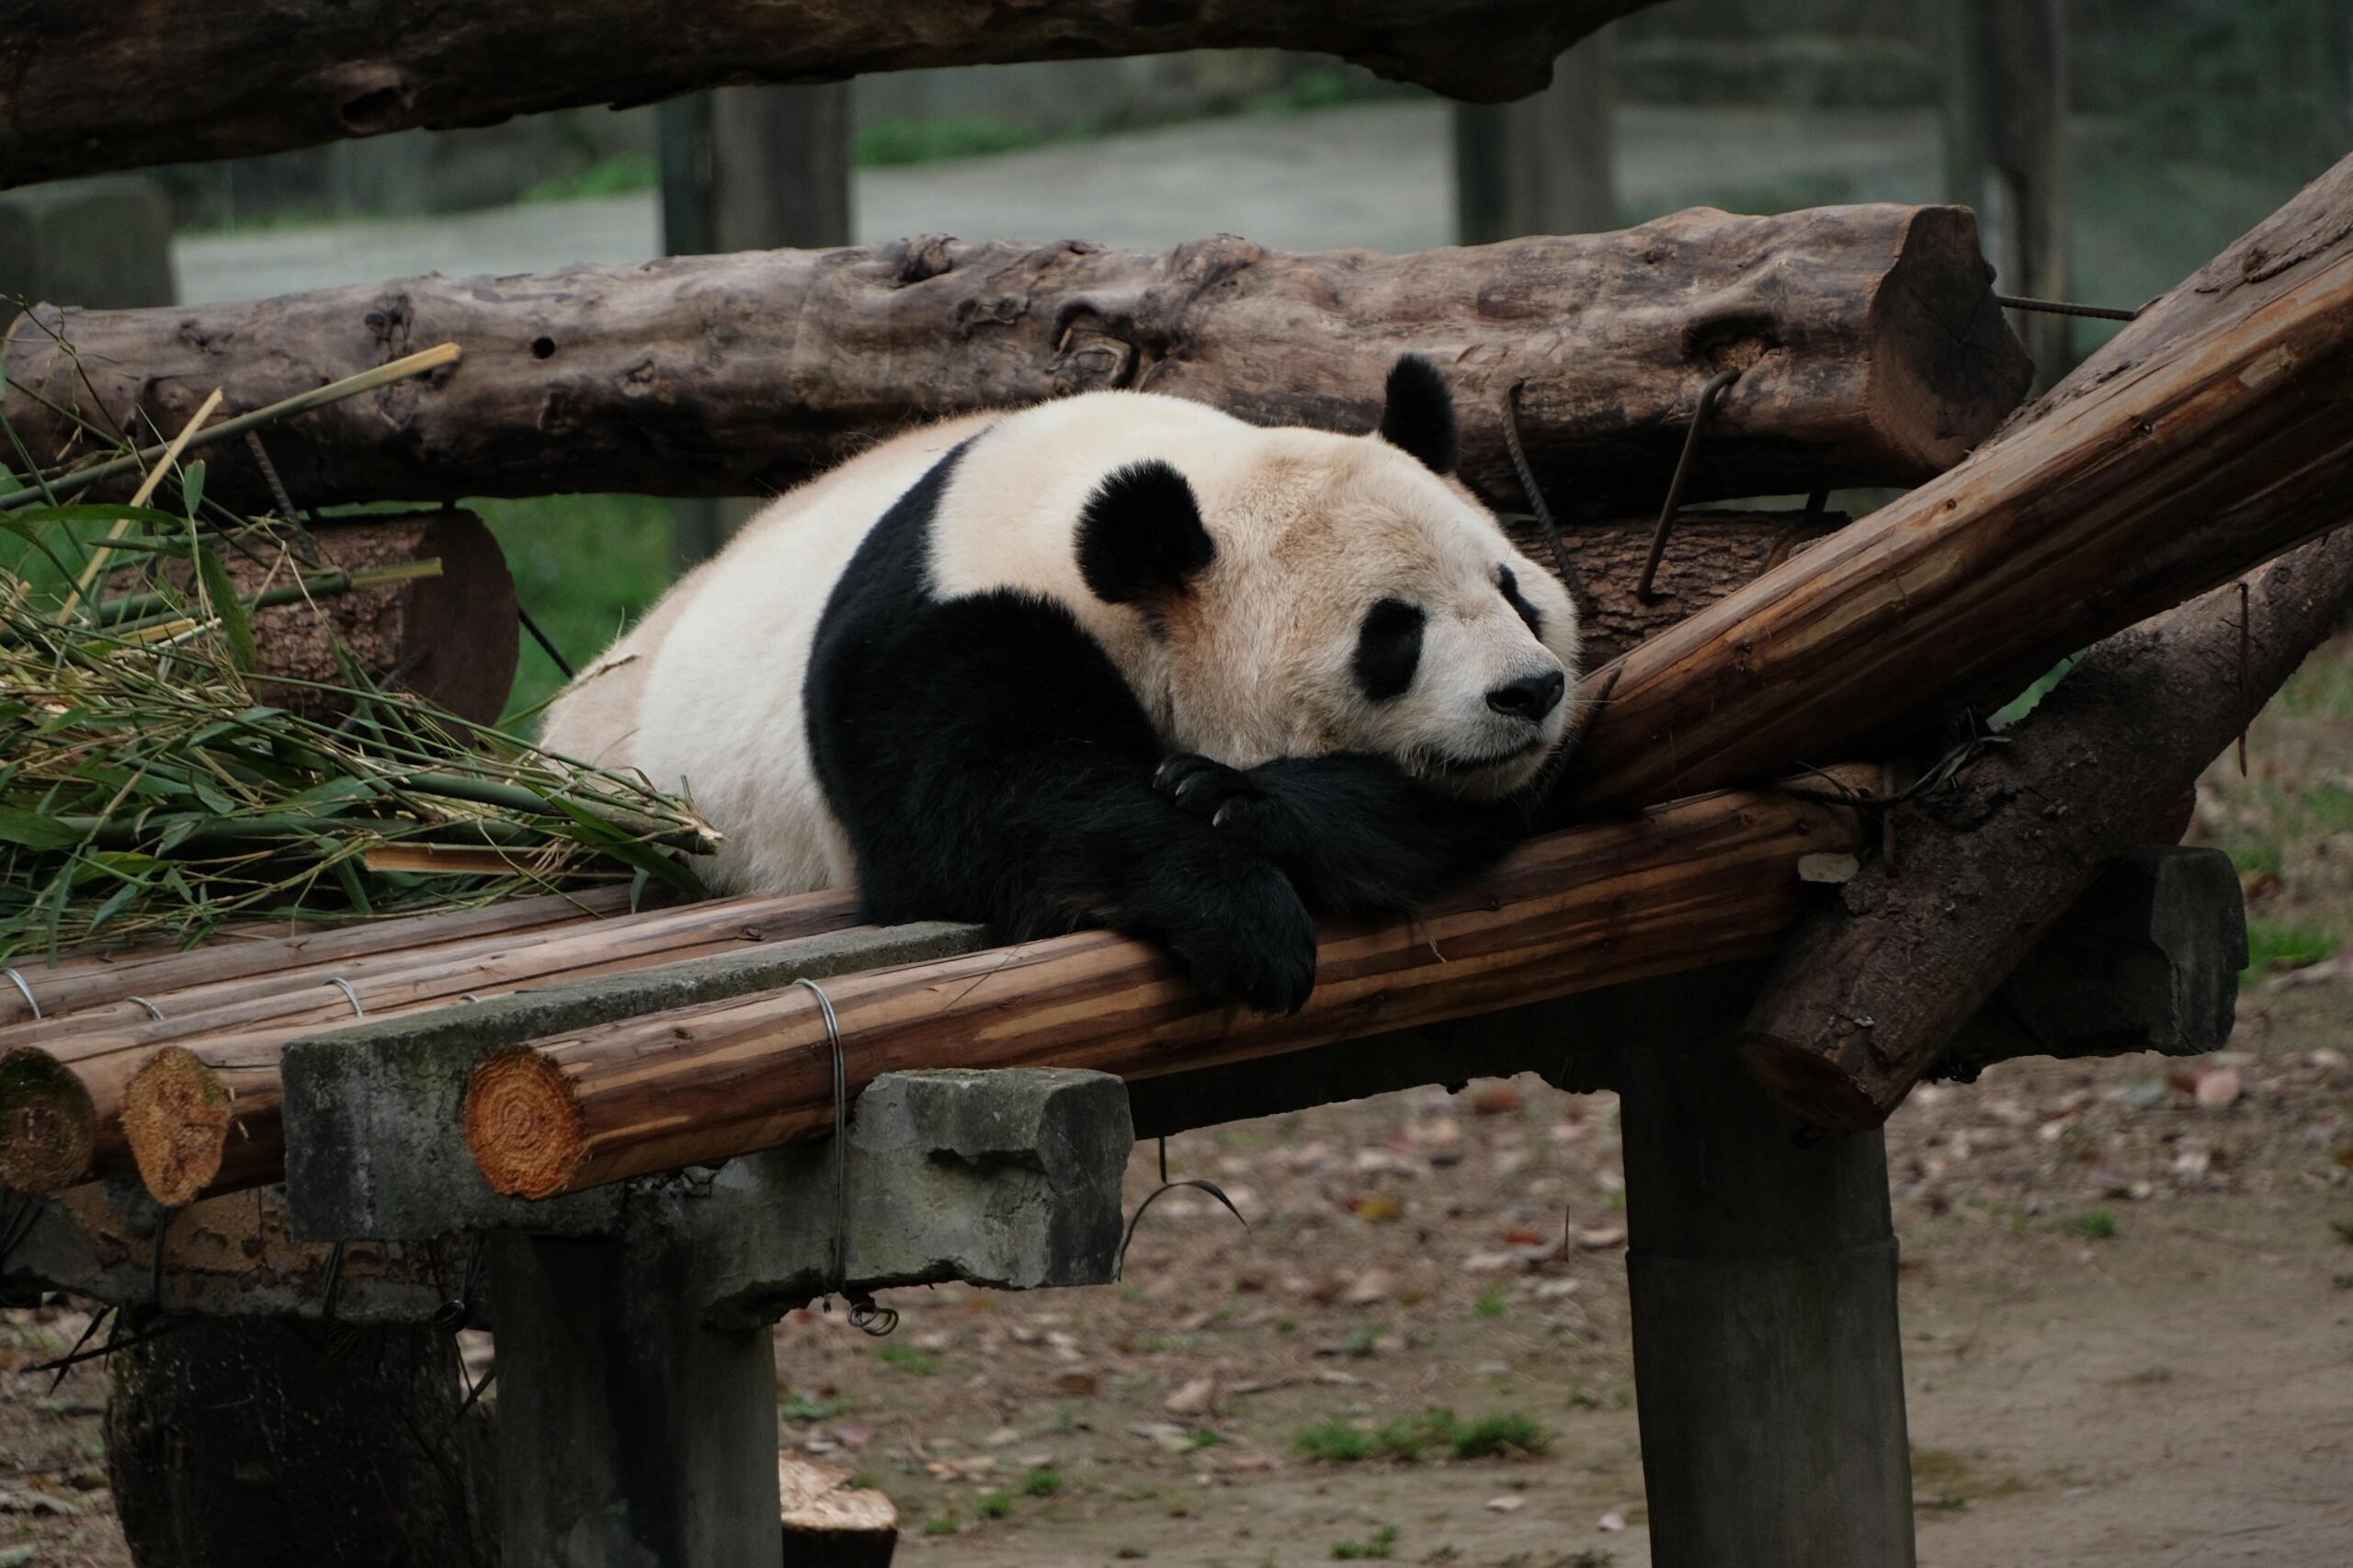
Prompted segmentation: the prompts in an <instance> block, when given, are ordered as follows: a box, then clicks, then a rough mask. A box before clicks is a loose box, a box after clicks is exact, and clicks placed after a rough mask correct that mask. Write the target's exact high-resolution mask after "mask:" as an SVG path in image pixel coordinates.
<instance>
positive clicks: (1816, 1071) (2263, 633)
mask: <svg viewBox="0 0 2353 1568" xmlns="http://www.w3.org/2000/svg"><path fill="white" fill-rule="evenodd" d="M2348 604H2353V528H2344V529H2339V530H2338V531H2337V532H2336V533H2335V534H2332V535H2331V536H2330V537H2328V538H2326V539H2325V540H2316V541H2314V542H2313V543H2311V544H2308V545H2306V546H2304V547H2303V548H2302V550H2299V551H2295V552H2294V553H2293V554H2291V555H2290V556H2288V557H2287V558H2286V559H2284V560H2281V561H2279V562H2274V563H2273V564H2272V565H2271V566H2270V567H2269V568H2268V569H2267V570H2266V571H2264V572H2261V573H2259V574H2256V576H2254V577H2253V578H2251V579H2250V580H2249V582H2248V585H2247V597H2246V604H2245V614H2244V619H2242V611H2241V608H2240V598H2239V592H2238V589H2237V588H2236V587H2235V586H2226V587H2223V588H2220V589H2217V590H2216V591H2215V592H2213V593H2211V594H2209V595H2207V596H2206V597H2204V598H2202V599H2200V600H2198V601H2197V602H2195V603H2193V604H2188V605H2184V606H2182V607H2181V608H2178V609H2177V610H2174V611H2173V612H2171V613H2170V614H2167V615H2164V616H2160V617H2158V618H2157V619H2155V620H2153V621H2151V622H2150V623H2148V624H2147V625H2145V626H2142V627H2137V628H2135V629H2133V630H2132V631H2127V632H2123V633H2120V634H2119V635H2117V636H2115V637H2111V638H2109V639H2108V640H2107V641H2106V642H2102V643H2101V644H2100V645H2099V646H2098V647H2097V648H2095V649H2093V650H2092V651H2091V653H2089V654H2087V655H2086V657H2085V659H2084V661H2083V662H2082V663H2081V664H2079V665H2076V666H2075V669H2074V670H2072V671H2071V672H2069V674H2068V675H2067V677H2066V678H2065V679H2064V680H2063V681H2062V682H2061V683H2060V684H2059V686H2058V687H2057V688H2056V689H2055V690H2054V691H2052V693H2051V695H2050V696H2049V697H2047V698H2045V699H2043V701H2042V703H2041V705H2040V707H2038V708H2037V709H2036V710H2034V712H2033V713H2032V714H2030V715H2029V717H2028V718H2027V719H2026V721H2025V722H2023V723H2021V724H2019V725H2018V728H2017V730H2016V731H2015V732H2013V734H2012V736H2011V739H2010V741H2009V744H2007V745H2006V746H2004V747H2002V748H2000V749H1999V750H1997V751H1995V752H1993V753H1991V754H1990V755H1988V756H1986V757H1985V758H1984V760H1982V761H1980V762H1978V763H1977V764H1975V765H1974V766H1973V767H1971V768H1970V769H1969V770H1968V771H1967V772H1965V773H1964V774H1962V775H1961V778H1960V779H1959V781H1958V783H1957V785H1956V787H1955V788H1953V789H1951V790H1949V791H1942V792H1938V793H1933V794H1930V795H1927V796H1926V797H1923V798H1921V799H1919V800H1916V801H1912V802H1909V803H1906V804H1905V805H1904V806H1902V807H1900V808H1899V809H1898V810H1897V811H1896V812H1895V813H1894V816H1895V835H1894V838H1895V843H1896V845H1897V846H1899V848H1898V854H1897V857H1896V858H1895V859H1894V860H1893V861H1890V860H1887V859H1884V858H1882V859H1880V860H1877V861H1875V862H1873V863H1872V864H1871V865H1870V866H1867V867H1865V868H1864V869H1863V870H1862V872H1861V873H1860V874H1859V875H1858V876H1857V877H1856V878H1855V879H1854V880H1853V881H1849V882H1847V884H1846V885H1845V887H1844V888H1843V889H1841V890H1840V891H1841V892H1842V894H1843V896H1842V898H1841V900H1840V902H1839V903H1838V905H1837V906H1836V907H1832V908H1825V909H1824V910H1822V911H1820V912H1819V913H1817V914H1815V915H1811V916H1809V917H1808V918H1807V919H1806V920H1805V921H1804V922H1803V923H1802V925H1800V926H1799V927H1798V929H1797V930H1796V932H1795V933H1794V934H1793V935H1792V936H1791V937H1790V939H1789V940H1788V941H1787V942H1786V943H1784V944H1783V946H1782V948H1781V951H1780V956H1779V959H1778V960H1776V963H1775V966H1774V970H1773V973H1772V977H1771V979H1770V981H1769V982H1768V983H1767V985H1766V987H1765V989H1764V992H1763V993H1762V994H1761V995H1760V996H1759V997H1758V999H1757V1002H1756V1008H1755V1010H1754V1011H1753V1012H1752V1013H1751V1014H1750V1016H1749V1019H1748V1024H1747V1027H1746V1028H1745V1030H1744V1034H1743V1048H1742V1055H1743V1060H1744V1061H1745V1062H1746V1063H1747V1064H1748V1068H1749V1071H1750V1072H1751V1073H1753V1074H1756V1076H1757V1077H1758V1078H1759V1079H1760V1080H1762V1081H1763V1083H1764V1084H1765V1085H1766V1087H1767V1088H1768V1089H1769V1090H1770V1091H1771V1093H1772V1095H1773V1096H1774V1098H1776V1099H1777V1100H1779V1102H1780V1103H1781V1104H1782V1105H1783V1106H1785V1107H1786V1108H1789V1109H1790V1110H1791V1111H1793V1112H1795V1113H1796V1114H1798V1115H1799V1116H1802V1117H1803V1118H1804V1119H1806V1120H1807V1121H1809V1122H1811V1123H1813V1124H1814V1125H1816V1126H1819V1127H1826V1128H1833V1129H1836V1130H1838V1131H1858V1130H1860V1129H1864V1128H1870V1127H1876V1126H1878V1125H1879V1124H1880V1123H1881V1122H1882V1121H1884V1120H1885V1119H1887V1116H1888V1113H1889V1112H1891V1111H1893V1109H1894V1108H1895V1107H1896V1106H1897V1105H1899V1104H1901V1103H1902V1101H1903V1099H1904V1095H1905V1094H1906V1093H1908V1092H1909V1091H1910V1089H1911V1087H1912V1085H1913V1084H1914V1083H1915V1081H1917V1079H1918V1078H1919V1077H1920V1075H1921V1074H1922V1073H1924V1072H1926V1071H1927V1069H1928V1068H1929V1067H1930V1066H1931V1065H1933V1064H1934V1063H1935V1062H1936V1061H1937V1059H1938V1056H1939V1055H1940V1054H1941V1053H1942V1051H1944V1049H1945V1047H1946V1045H1947V1044H1948V1043H1949V1041H1950V1040H1952V1039H1953V1037H1954V1036H1955V1035H1956V1034H1957V1033H1959V1031H1960V1029H1961V1026H1962V1025H1963V1024H1964V1023H1966V1022H1967V1021H1968V1019H1969V1017H1970V1015H1971V1014H1972V1013H1973V1012H1975V1011H1976V1009H1977V1007H1978V1006H1979V1005H1980V1004H1982V1003H1983V1002H1984V1000H1985V998H1986V997H1987V996H1989V995H1991V994H1993V992H1994V990H1995V987H1996V986H1998V985H1999V984H2000V983H2002V981H2003V980H2004V979H2005V978H2006V977H2007V976H2008V975H2009V973H2010V972H2011V971H2012V970H2014V969H2016V968H2017V967H2018V963H2019V961H2020V960H2022V959H2024V958H2025V957H2026V956H2027V955H2028V953H2029V951H2031V950H2032V949H2033V948H2034V946H2035V944H2036V943H2037V942H2038V941H2040V939H2041V938H2042V937H2043V935H2044V933H2045V932H2046V931H2048V930H2049V929H2050V927H2051V926H2052V923H2053V922H2055V921H2056V920H2057V919H2058V918H2059V916H2060V915H2063V914H2064V913H2065V912H2066V911H2067V909H2069V908H2070V907H2071V906H2073V905H2074V904H2075V902H2076V901H2077V900H2078V899H2080V898H2081V897H2082V896H2083V894H2084V892H2085V891H2086V889H2087V888H2089V887H2090V886H2091V884H2092V882H2093V881H2094V879H2095V878H2097V876H2098V874H2099V872H2100V870H2101V869H2102V868H2104V867H2105V866H2107V865H2108V864H2109V862H2111V861H2113V860H2114V859H2115V858H2117V857H2118V856H2119V855H2121V854H2123V853H2124V852H2125V851H2126V850H2129V849H2131V848H2133V847H2134V846H2138V845H2141V844H2143V843H2145V842H2147V840H2148V838H2149V833H2150V827H2151V824H2154V823H2156V822H2158V821H2159V820H2160V819H2161V818H2163V817H2165V815H2166V814H2167V813H2168V812H2170V810H2171V808H2172V807H2173V805H2174V803H2175V801H2177V800H2178V799H2179V797H2180V795H2181V792H2182V791H2183V790H2185V789H2188V788H2189V787H2190V786H2191V785H2193V784H2194V783H2195V782H2196V780H2197V778H2198V775H2199V774H2200V772H2201V771H2203V770H2204V768H2205V767H2206V765H2207V764H2208V763H2209V762H2211V761H2212V760H2213V759H2214V757H2215V756H2216V755H2218V754H2219V753H2220V752H2221V751H2222V749H2223V748H2224V747H2225V746H2226V745H2228V744H2230V741H2231V737H2232V736H2234V735H2235V734H2237V733H2240V732H2241V731H2243V730H2244V729H2245V727H2246V724H2247V722H2248V721H2249V720H2251V719H2253V718H2254V717H2255V715H2256V711H2257V710H2259V709H2260V708H2261V707H2262V706H2263V704H2264V703H2265V702H2266V701H2267V700H2268V699H2269V698H2270V696H2271V694H2272V693H2273V692H2274V691H2276V690H2277V689H2279V683H2280V682H2282V681H2284V680H2286V679H2287V678H2288V676H2290V674H2292V673H2293V672H2294V670H2295V668H2296V666H2297V665H2300V664H2302V662H2303V660H2304V655H2305V654H2306V653H2310V652H2311V651H2312V650H2313V647H2315V646H2316V645H2317V644H2318V643H2319V642H2321V641H2322V639H2324V638H2325V637H2327V636H2328V635H2329V634H2330V633H2331V632H2332V631H2335V630H2336V628H2337V627H2338V625H2340V624H2341V623H2342V622H2343V620H2344V619H2345V613H2346V609H2347V606H2348ZM2242 650H2244V653H2243V652H2242Z"/></svg>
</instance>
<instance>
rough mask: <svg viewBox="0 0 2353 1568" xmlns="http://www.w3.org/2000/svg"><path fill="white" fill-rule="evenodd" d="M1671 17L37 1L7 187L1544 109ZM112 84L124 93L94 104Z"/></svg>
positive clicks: (1269, 1) (1229, 8) (1300, 5)
mask: <svg viewBox="0 0 2353 1568" xmlns="http://www.w3.org/2000/svg"><path fill="white" fill-rule="evenodd" d="M1655 3H1656V0H1573V3H1570V4H1560V3H1558V0H1435V3H1433V0H1359V3H1358V4H1355V5H1350V6H1333V5H1330V4H1327V3H1325V0H1205V3H1204V4H1199V5H1191V6H1167V7H1155V6H1123V5H1110V4H1106V3H1105V0H1046V3H1044V4H1038V5H1025V6H1019V7H1017V8H1015V9H1011V10H1008V9H1006V8H1005V7H1003V6H980V5H940V4H938V0H807V3H804V4H800V5H795V6H790V7H782V8H779V7H778V6H766V5H759V4H755V3H752V0H712V3H710V4H705V5H700V6H696V7H695V8H694V9H693V10H692V12H691V13H690V14H682V13H679V12H676V11H672V10H666V9H664V8H661V7H658V6H654V7H649V6H637V5H631V4H628V3H626V0H588V3H587V4H585V5H583V4H575V5H561V6H560V5H552V4H547V3H545V0H540V3H535V4H525V5H506V6H481V7H467V8H463V9H459V10H453V11H447V12H437V13H434V14H433V15H432V16H431V17H429V18H420V17H418V16H417V15H416V13H415V11H414V10H413V9H410V8H407V7H404V6H401V5H399V4H397V3H395V0H358V3H357V4H341V3H335V0H286V3H282V4H277V5H271V6H255V5H247V6H228V7H225V8H223V9H222V11H221V12H220V13H219V14H217V15H216V16H214V17H212V18H211V20H210V24H209V25H208V26H206V27H205V28H203V29H202V31H201V33H199V34H196V35H191V34H190V33H189V32H188V30H187V29H185V28H173V27H170V26H168V25H166V23H165V20H164V19H163V18H162V17H152V18H151V17H147V16H145V15H144V14H143V13H142V15H140V16H139V17H132V18H130V19H129V20H128V22H126V21H125V19H124V18H121V17H117V18H115V20H114V22H113V24H112V25H108V22H107V21H106V19H105V18H104V17H100V16H97V15H96V14H94V13H92V12H91V11H90V10H88V9H87V8H86V7H85V6H82V5H81V4H79V0H23V3H21V4H19V5H17V6H15V7H13V8H12V9H11V11H10V13H9V31H10V33H11V34H12V35H13V37H14V38H15V39H16V40H17V47H16V49H15V50H14V51H13V53H12V65H13V69H12V70H11V72H10V76H9V94H10V104H9V108H10V113H9V115H8V117H7V120H6V125H5V126H0V184H6V185H21V184H29V183H30V182H32V181H34V180H45V179H59V178H62V177H63V176H67V175H75V174H96V173H98V172H100V171H102V170H106V169H124V168H136V167H140V166H142V165H150V164H170V163H181V162H186V161H188V160H191V159H198V158H231V157H250V156H252V155H254V154H256V153H275V152H279V151H282V150H284V149H286V148H290V147H311V146H316V145H318V144H319V143H321V142H335V141H340V140H342V139H344V138H347V137H354V136H381V135H382V134H384V133H385V132H386V131H404V130H409V129H411V128H414V127H418V126H425V127H430V128H432V129H435V130H446V129H449V128H450V127H453V126H465V125H490V124H494V123H496V122H497V121H499V120H502V119H506V118H508V117H509V116H511V115H517V114H536V113H539V112H540V111H541V110H545V109H551V108H571V107H573V106H575V105H581V104H607V103H608V104H611V105H613V106H615V107H616V108H625V107H628V106H630V105H632V104H642V103H651V102H653V101H654V100H655V99H657V98H666V97H673V96H675V95H676V94H679V93H684V92H688V91H691V90H693V89H694V88H697V87H710V86H720V85H727V84H731V83H755V82H766V83H787V82H838V81H842V80H845V79H847V78H848V77H851V76H856V75H862V74H866V73H869V72H873V71H904V70H907V69H909V68H911V67H915V66H926V65H985V64H1002V63H1006V62H1014V61H1028V60H1086V59H1104V58H1108V57H1111V56H1114V55H1124V54H1158V53H1163V52H1166V51H1173V50H1188V49H1301V50H1313V51H1319V52H1322V53H1327V54H1337V55H1339V56H1341V57H1342V58H1344V59H1347V60H1352V61H1354V62H1357V63H1358V64H1360V65H1364V66H1366V67H1368V68H1370V70H1373V71H1375V72H1378V73H1380V74H1381V75H1384V76H1388V77H1392V78H1393V79H1396V80H1399V81H1406V82H1418V83H1420V84H1421V85H1424V86H1426V87H1430V88H1433V89H1435V90H1437V91H1438V92H1441V93H1445V94H1447V95H1449V97H1459V98H1467V99H1471V100H1472V101H1474V102H1479V103H1499V102H1501V101H1503V100H1504V99H1506V98H1516V97H1522V96H1523V95H1525V94H1528V93H1532V92H1534V91H1536V90H1537V89H1538V88H1540V87H1541V86H1543V85H1544V84H1545V83H1546V82H1547V81H1548V80H1550V79H1551V76H1552V57H1553V56H1554V55H1556V54H1558V53H1560V52H1561V51H1563V50H1564V49H1566V48H1568V46H1569V45H1570V44H1572V43H1574V42H1575V41H1576V40H1578V39H1580V38H1583V37H1584V36H1585V35H1586V34H1587V33H1589V32H1591V31H1593V30H1594V29H1595V28H1599V27H1601V26H1603V25H1604V24H1605V23H1608V22H1610V21H1614V20H1615V19H1616V18H1618V17H1622V16H1624V15H1626V14H1627V13H1628V12H1630V11H1635V10H1640V9H1641V8H1642V7H1643V6H1645V5H1650V4H1655ZM689 21H690V23H691V25H688V22H689ZM256 61H267V62H269V65H270V69H269V72H268V76H269V81H268V82H267V84H263V83H261V82H259V81H257V80H256V74H255V71H254V65H255V62H256ZM95 80H103V81H105V82H106V83H107V84H108V90H107V91H105V92H102V93H93V92H91V91H90V90H89V89H90V84H91V83H92V82H93V81H95Z"/></svg>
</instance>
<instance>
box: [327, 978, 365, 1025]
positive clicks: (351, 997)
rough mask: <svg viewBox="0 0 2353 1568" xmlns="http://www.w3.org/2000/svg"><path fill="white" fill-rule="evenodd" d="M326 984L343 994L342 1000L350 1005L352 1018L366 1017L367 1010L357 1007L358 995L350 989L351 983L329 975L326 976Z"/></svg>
mask: <svg viewBox="0 0 2353 1568" xmlns="http://www.w3.org/2000/svg"><path fill="white" fill-rule="evenodd" d="M327 983H328V984H329V985H332V986H335V987H336V988H337V989H338V990H340V991H341V992H342V993H343V997H344V1000H345V1001H347V1002H348V1003H350V1004H351V1014H352V1017H357V1018H364V1017H367V1016H368V1009H367V1008H365V1007H363V1006H360V1005H359V993H358V992H357V991H354V990H353V989H352V988H351V982H349V981H347V980H346V979H344V978H343V976H341V975H339V974H331V975H329V976H327Z"/></svg>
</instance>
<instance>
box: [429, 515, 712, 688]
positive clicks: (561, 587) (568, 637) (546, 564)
mask: <svg viewBox="0 0 2353 1568" xmlns="http://www.w3.org/2000/svg"><path fill="white" fill-rule="evenodd" d="M471 505H472V507H473V509H474V510H475V511H477V512H479V513H481V514H482V518H483V522H485V523H487V524H488V525H489V526H490V531H491V532H492V533H493V534H494V535H496V536H497V539H498V543H499V548H500V549H502V550H504V551H506V566H507V570H508V571H510V572H512V573H513V574H515V597H516V599H517V602H518V603H520V604H521V605H522V607H523V608H524V609H525V610H527V611H529V614H530V616H531V619H534V620H536V621H538V622H539V623H540V630H541V631H545V632H546V633H547V634H548V639H549V641H551V642H553V643H554V644H555V645H556V647H557V649H558V650H559V651H560V652H562V653H563V656H564V657H565V658H567V659H569V660H570V661H571V662H572V665H573V666H574V668H575V669H585V668H586V667H587V665H588V662H589V661H590V660H592V659H594V658H595V657H596V656H597V654H599V653H603V652H604V651H605V650H606V649H607V648H608V647H609V646H611V645H612V642H613V641H614V639H616V638H618V637H619V636H620V634H621V633H622V632H623V631H627V630H628V629H629V627H630V626H631V625H632V624H633V623H634V622H635V621H636V620H637V619H638V618H639V617H641V616H642V615H643V614H644V613H645V612H646V611H647V610H649V609H651V608H654V600H656V599H658V598H660V597H662V591H663V590H664V589H665V588H667V587H668V586H669V585H670V580H671V578H672V577H673V576H674V575H675V572H674V571H673V569H672V566H671V558H670V549H671V544H670V517H671V510H670V504H669V503H668V502H667V501H665V500H662V499H660V498H659V497H656V496H651V495H550V496H545V497H541V498H540V499H536V500H530V501H476V502H473V503H471ZM562 686H563V671H562V670H559V669H558V668H556V666H555V664H554V662H553V661H552V660H551V659H550V658H549V657H548V656H547V654H546V653H542V652H541V651H540V645H539V644H538V643H537V642H533V641H532V640H531V639H530V638H529V636H526V637H524V638H523V653H522V659H521V662H520V663H519V664H518V665H517V666H516V671H515V691H514V695H513V696H511V697H510V698H508V699H507V711H508V712H510V713H522V712H528V711H530V710H533V709H535V708H537V707H538V706H539V705H540V704H541V703H544V702H545V701H546V700H547V699H549V698H551V697H553V696H554V695H555V694H556V691H557V690H558V688H560V687H562Z"/></svg>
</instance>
